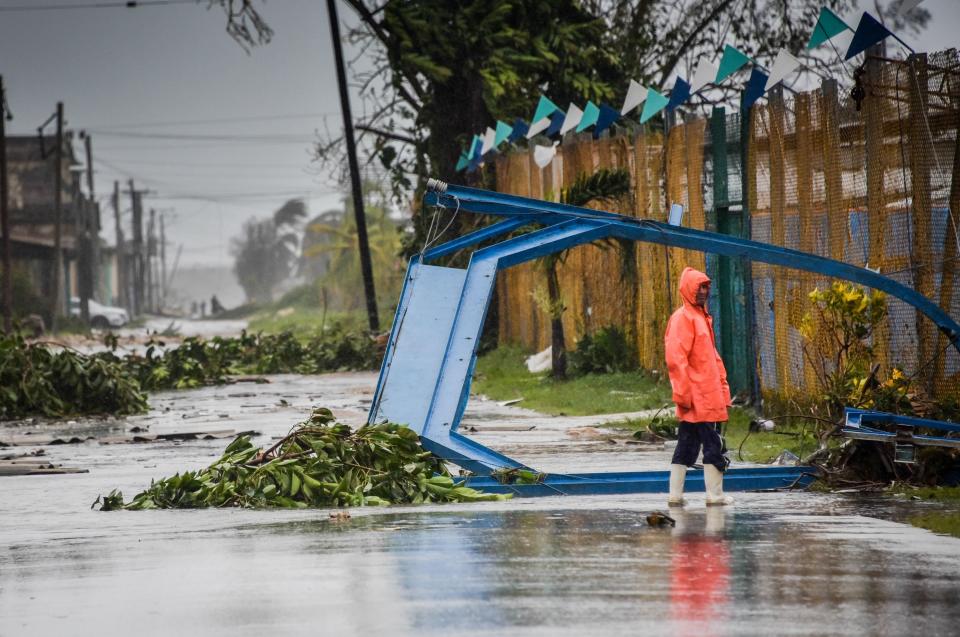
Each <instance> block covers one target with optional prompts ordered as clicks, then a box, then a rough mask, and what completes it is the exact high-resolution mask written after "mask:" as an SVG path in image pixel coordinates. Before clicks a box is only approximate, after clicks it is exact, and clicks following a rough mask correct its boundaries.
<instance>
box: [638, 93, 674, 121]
mask: <svg viewBox="0 0 960 637" xmlns="http://www.w3.org/2000/svg"><path fill="white" fill-rule="evenodd" d="M669 102H670V100H668V99H667V98H666V97H664V96H663V95H661V94H660V93H658V92H657V91H656V90H655V89H652V88H650V89H647V101H646V102H645V103H644V105H643V113H642V114H641V115H640V123H641V124H644V123H646V121H647V120H648V119H650V118H651V117H653V116H654V115H656V114H657V113H659V112H660V111H662V110H663V109H664V108H666V107H667V104H668V103H669Z"/></svg>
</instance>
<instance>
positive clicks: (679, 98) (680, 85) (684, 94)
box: [667, 75, 690, 111]
mask: <svg viewBox="0 0 960 637" xmlns="http://www.w3.org/2000/svg"><path fill="white" fill-rule="evenodd" d="M689 98H690V83H689V82H687V81H686V80H685V79H683V78H682V77H680V76H679V75H678V76H677V81H676V82H675V83H674V84H673V90H672V91H671V92H670V101H669V102H667V111H672V110H673V109H675V108H676V107H678V106H680V105H681V104H683V103H684V102H686V101H687V100H688V99H689Z"/></svg>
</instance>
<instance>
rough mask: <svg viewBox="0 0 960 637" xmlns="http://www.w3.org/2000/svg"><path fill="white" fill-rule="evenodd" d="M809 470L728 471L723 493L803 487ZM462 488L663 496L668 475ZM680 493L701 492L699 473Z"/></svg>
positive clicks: (492, 482) (561, 478) (479, 479)
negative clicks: (659, 494)
mask: <svg viewBox="0 0 960 637" xmlns="http://www.w3.org/2000/svg"><path fill="white" fill-rule="evenodd" d="M814 477H815V476H814V474H813V472H812V470H811V469H810V468H809V467H781V466H776V467H750V468H746V469H728V470H727V472H726V473H725V474H724V478H723V489H724V491H762V490H769V489H786V488H791V487H806V486H808V485H809V484H810V483H811V482H813V480H814ZM466 486H468V487H473V488H474V489H479V490H481V491H485V492H487V493H512V494H514V495H515V496H518V497H530V496H549V495H595V494H621V493H666V492H667V491H668V490H669V486H670V472H669V471H633V472H611V473H580V474H559V473H555V474H548V475H546V476H545V477H544V479H543V481H542V482H538V483H536V484H516V483H514V484H503V483H501V482H499V481H498V480H497V479H496V478H495V477H493V476H471V477H469V478H467V479H466ZM684 490H685V491H687V492H691V493H696V492H701V491H704V484H703V472H702V471H688V472H687V479H686V482H685V484H684Z"/></svg>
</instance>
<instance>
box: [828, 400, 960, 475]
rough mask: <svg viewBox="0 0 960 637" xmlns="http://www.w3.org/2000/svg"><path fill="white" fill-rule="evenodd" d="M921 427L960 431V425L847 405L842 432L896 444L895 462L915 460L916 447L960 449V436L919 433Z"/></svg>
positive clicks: (950, 431) (854, 436)
mask: <svg viewBox="0 0 960 637" xmlns="http://www.w3.org/2000/svg"><path fill="white" fill-rule="evenodd" d="M882 427H887V429H882ZM918 429H927V430H934V431H946V432H948V433H953V434H956V433H960V424H957V423H953V422H944V421H942V420H931V419H929V418H915V417H913V416H899V415H897V414H889V413H886V412H882V411H870V410H866V409H853V408H850V407H848V408H847V409H846V410H845V412H844V427H843V430H842V432H843V435H844V436H846V437H847V438H852V439H854V440H869V441H872V442H883V443H890V444H893V445H894V455H893V457H894V460H895V461H896V462H903V463H912V462H913V461H914V459H915V457H916V449H915V448H916V447H949V448H953V449H960V438H950V437H947V436H931V435H929V434H921V433H917V430H918Z"/></svg>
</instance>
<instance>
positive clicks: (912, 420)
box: [844, 407, 960, 432]
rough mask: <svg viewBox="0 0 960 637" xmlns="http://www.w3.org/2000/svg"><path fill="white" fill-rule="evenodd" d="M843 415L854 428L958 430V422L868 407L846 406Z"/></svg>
mask: <svg viewBox="0 0 960 637" xmlns="http://www.w3.org/2000/svg"><path fill="white" fill-rule="evenodd" d="M844 416H845V420H846V425H847V427H848V428H854V429H856V428H858V427H867V426H869V425H906V426H908V427H924V428H926V429H939V430H941V431H952V432H960V424H957V423H953V422H944V421H942V420H931V419H929V418H916V417H914V416H900V415H897V414H890V413H887V412H884V411H870V410H868V409H854V408H853V407H847V408H846V409H845V410H844Z"/></svg>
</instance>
